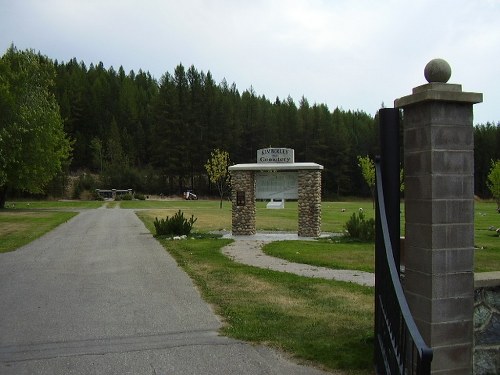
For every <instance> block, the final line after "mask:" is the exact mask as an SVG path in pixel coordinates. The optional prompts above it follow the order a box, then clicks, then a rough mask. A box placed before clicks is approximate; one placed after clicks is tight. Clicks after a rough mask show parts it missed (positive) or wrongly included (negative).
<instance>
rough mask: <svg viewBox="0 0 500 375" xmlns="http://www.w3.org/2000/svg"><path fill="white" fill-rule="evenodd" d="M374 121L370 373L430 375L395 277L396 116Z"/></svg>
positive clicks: (391, 112)
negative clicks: (377, 146)
mask: <svg viewBox="0 0 500 375" xmlns="http://www.w3.org/2000/svg"><path fill="white" fill-rule="evenodd" d="M380 118H381V125H380V128H381V150H382V155H381V158H378V159H377V160H376V163H375V174H376V188H377V193H376V214H375V215H376V240H375V369H376V371H377V374H405V375H406V374H408V375H410V374H418V375H423V374H430V369H431V361H432V349H430V348H429V347H428V346H427V345H426V344H425V342H424V340H423V339H422V336H421V335H420V332H419V330H418V328H417V326H416V324H415V321H414V320H413V317H412V315H411V312H410V309H409V307H408V303H407V302H406V297H405V295H404V293H403V287H402V285H401V279H400V258H399V236H400V234H399V228H400V224H399V223H400V209H399V183H400V181H399V140H398V139H399V112H398V111H397V110H395V109H392V108H391V109H384V110H381V111H380ZM384 132H385V133H384ZM384 187H385V188H386V189H387V191H386V195H384Z"/></svg>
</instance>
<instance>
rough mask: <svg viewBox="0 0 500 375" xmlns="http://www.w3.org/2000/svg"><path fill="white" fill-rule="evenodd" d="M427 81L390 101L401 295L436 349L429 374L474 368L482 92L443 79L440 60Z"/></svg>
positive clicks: (433, 64) (465, 371) (447, 75)
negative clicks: (400, 141)
mask: <svg viewBox="0 0 500 375" xmlns="http://www.w3.org/2000/svg"><path fill="white" fill-rule="evenodd" d="M424 74H425V77H426V79H427V81H428V82H429V83H428V84H424V85H422V86H419V87H416V88H414V89H413V93H412V94H411V95H408V96H405V97H402V98H399V99H397V100H396V101H395V107H398V108H403V110H404V121H403V123H404V168H405V207H406V208H405V212H406V214H405V215H406V234H405V235H406V240H405V266H406V269H405V294H406V297H407V299H408V303H409V305H410V309H411V310H412V314H413V316H414V319H415V322H416V323H417V325H418V327H419V330H420V332H421V333H422V336H423V338H424V340H425V341H426V343H427V345H429V346H430V347H432V349H433V350H434V359H433V361H432V373H433V374H443V375H444V374H450V375H451V374H454V375H459V374H463V375H465V374H467V375H470V374H472V372H473V371H472V352H473V307H474V271H473V265H474V264H473V263H474V140H473V124H472V121H473V110H472V107H473V104H475V103H480V102H482V94H480V93H471V92H463V91H462V87H461V85H457V84H448V83H446V82H447V81H448V79H449V78H450V75H451V68H450V66H449V65H448V63H447V62H446V61H444V60H441V59H435V60H432V61H431V62H429V64H427V66H426V67H425V71H424Z"/></svg>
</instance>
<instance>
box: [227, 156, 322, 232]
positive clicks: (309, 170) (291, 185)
mask: <svg viewBox="0 0 500 375" xmlns="http://www.w3.org/2000/svg"><path fill="white" fill-rule="evenodd" d="M322 170H323V166H322V165H319V164H316V163H295V158H294V150H293V149H289V148H266V149H260V150H258V151H257V163H249V164H237V165H233V166H231V167H229V172H230V173H231V185H232V194H231V201H232V233H233V235H253V234H255V232H256V227H255V200H256V199H269V200H275V199H276V200H281V201H282V202H284V201H285V200H286V199H297V201H298V211H299V212H298V235H299V236H301V237H318V236H319V235H320V234H321V171H322Z"/></svg>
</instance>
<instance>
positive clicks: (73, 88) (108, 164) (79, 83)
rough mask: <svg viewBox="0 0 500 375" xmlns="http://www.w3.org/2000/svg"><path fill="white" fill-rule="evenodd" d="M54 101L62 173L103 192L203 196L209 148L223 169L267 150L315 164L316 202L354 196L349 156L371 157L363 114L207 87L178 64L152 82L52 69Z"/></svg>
mask: <svg viewBox="0 0 500 375" xmlns="http://www.w3.org/2000/svg"><path fill="white" fill-rule="evenodd" d="M55 69H56V73H57V76H56V81H55V83H56V88H55V96H56V98H57V100H58V102H59V105H60V110H61V116H62V118H63V120H64V128H65V131H66V132H67V133H68V135H69V136H70V138H71V139H73V140H74V146H73V157H72V160H71V164H70V166H69V169H70V171H73V172H74V171H78V170H87V171H89V172H93V173H98V174H100V175H101V177H102V181H101V183H103V184H105V185H107V187H119V186H121V187H123V186H126V187H131V188H133V189H134V190H138V191H141V192H144V193H148V194H149V193H151V194H154V193H156V194H158V193H163V194H179V193H180V192H181V191H182V190H183V189H185V188H192V189H195V190H196V191H199V192H201V193H208V192H213V193H215V192H216V191H215V187H212V186H211V185H210V182H209V180H208V178H207V176H206V171H205V169H204V165H205V163H206V161H207V159H208V158H209V157H210V153H211V152H212V151H213V150H214V149H217V148H218V149H221V150H226V151H228V152H229V155H230V158H231V162H232V163H249V162H255V160H256V154H257V150H258V149H260V148H265V147H269V146H274V147H289V148H293V149H295V159H296V161H312V162H316V163H319V164H322V165H324V167H325V170H324V174H323V190H324V194H325V195H326V196H339V195H363V194H367V193H368V189H367V187H364V185H363V180H362V176H361V173H360V171H359V169H358V167H357V156H358V155H360V154H363V155H365V154H366V155H375V154H376V153H377V152H378V140H377V132H378V130H377V119H376V117H375V118H373V117H372V116H370V115H369V114H367V113H365V112H363V111H351V110H347V111H345V110H343V109H341V108H335V109H334V110H333V111H330V110H329V108H328V107H327V106H326V105H325V104H316V103H315V104H312V105H311V104H309V102H308V100H307V99H306V98H305V97H302V98H301V100H300V101H299V103H298V104H296V103H295V102H294V100H293V99H292V98H291V97H290V96H288V97H287V98H284V99H280V98H279V97H277V98H275V99H274V100H273V101H271V100H269V99H268V98H266V97H265V96H263V95H258V94H257V93H256V92H255V91H254V90H253V88H252V87H250V88H249V89H247V90H244V91H243V92H242V93H240V92H239V90H238V88H237V87H236V84H235V83H233V84H231V85H229V84H228V82H227V81H226V80H225V79H223V80H222V81H221V82H219V83H217V82H216V81H215V80H214V78H213V77H212V74H211V73H210V72H209V71H208V72H207V73H204V72H203V71H199V70H197V69H196V68H195V67H194V66H191V67H189V68H188V69H186V68H185V67H184V66H183V65H182V64H179V65H178V66H177V67H176V68H175V70H174V72H173V73H172V74H171V73H168V72H167V73H165V74H164V75H163V76H162V77H161V78H160V80H159V81H157V80H155V79H154V78H153V77H152V76H151V75H150V74H149V73H147V72H144V71H141V70H140V71H139V72H137V73H135V72H134V71H130V72H129V73H128V74H126V73H125V71H124V69H123V68H122V67H120V68H119V69H118V71H116V70H114V69H113V67H111V68H109V69H106V68H104V66H103V64H102V63H99V64H97V65H94V64H90V66H89V67H87V66H86V65H85V64H84V63H83V62H77V61H76V59H72V60H70V61H69V62H67V63H59V62H57V61H56V62H55Z"/></svg>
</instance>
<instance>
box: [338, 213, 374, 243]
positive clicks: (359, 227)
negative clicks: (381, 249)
mask: <svg viewBox="0 0 500 375" xmlns="http://www.w3.org/2000/svg"><path fill="white" fill-rule="evenodd" d="M344 227H345V229H346V236H347V237H350V238H353V239H357V240H360V241H375V220H374V219H365V214H364V213H363V212H362V211H360V212H358V215H356V213H353V214H352V216H351V218H350V219H349V221H347V223H345V226H344Z"/></svg>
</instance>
